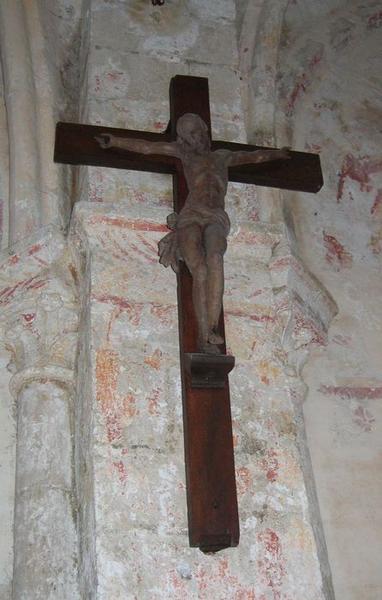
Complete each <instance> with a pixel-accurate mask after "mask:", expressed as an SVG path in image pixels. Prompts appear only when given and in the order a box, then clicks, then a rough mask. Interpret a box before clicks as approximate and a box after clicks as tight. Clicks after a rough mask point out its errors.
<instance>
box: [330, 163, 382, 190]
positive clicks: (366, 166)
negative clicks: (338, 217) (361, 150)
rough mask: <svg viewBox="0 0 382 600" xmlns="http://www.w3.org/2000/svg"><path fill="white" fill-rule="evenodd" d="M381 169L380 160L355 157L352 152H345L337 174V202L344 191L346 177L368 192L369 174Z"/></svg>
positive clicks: (369, 184)
mask: <svg viewBox="0 0 382 600" xmlns="http://www.w3.org/2000/svg"><path fill="white" fill-rule="evenodd" d="M381 170H382V161H381V160H376V159H374V160H373V159H371V158H370V157H369V156H362V157H359V158H357V157H355V156H354V155H353V154H347V155H346V156H345V158H344V161H343V163H342V167H341V171H340V174H339V181H338V190H337V202H340V201H341V199H342V195H343V192H344V186H345V181H346V179H352V180H353V181H357V182H358V183H359V185H360V189H361V192H370V191H371V189H372V186H371V183H370V175H372V174H373V173H378V172H379V171H381Z"/></svg>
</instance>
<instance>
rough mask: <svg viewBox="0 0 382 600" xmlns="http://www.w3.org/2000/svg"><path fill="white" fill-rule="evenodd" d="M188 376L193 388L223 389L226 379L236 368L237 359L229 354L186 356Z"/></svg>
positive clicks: (192, 354) (192, 353)
mask: <svg viewBox="0 0 382 600" xmlns="http://www.w3.org/2000/svg"><path fill="white" fill-rule="evenodd" d="M184 363H185V368H186V372H187V375H188V376H189V377H190V378H191V387H193V388H210V389H213V388H222V387H224V386H225V382H226V377H227V375H228V373H230V372H231V371H232V369H233V368H234V366H235V357H234V356H229V355H228V354H205V353H204V354H202V353H200V352H189V353H185V354H184Z"/></svg>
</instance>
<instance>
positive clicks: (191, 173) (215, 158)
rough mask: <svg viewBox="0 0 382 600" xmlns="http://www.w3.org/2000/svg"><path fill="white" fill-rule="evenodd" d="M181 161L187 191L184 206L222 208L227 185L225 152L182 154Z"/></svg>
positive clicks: (207, 151) (208, 151)
mask: <svg viewBox="0 0 382 600" xmlns="http://www.w3.org/2000/svg"><path fill="white" fill-rule="evenodd" d="M181 160H182V164H183V170H184V174H185V177H186V181H187V186H188V190H189V195H188V197H187V200H186V204H188V205H190V204H192V205H193V206H196V205H203V206H207V207H209V208H212V209H213V208H224V198H225V195H226V192H227V184H228V168H227V161H226V152H225V151H219V150H218V151H215V152H211V151H210V150H206V151H205V152H204V153H202V154H196V153H187V154H185V153H182V154H181Z"/></svg>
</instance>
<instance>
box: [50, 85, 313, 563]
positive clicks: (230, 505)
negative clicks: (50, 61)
mask: <svg viewBox="0 0 382 600" xmlns="http://www.w3.org/2000/svg"><path fill="white" fill-rule="evenodd" d="M170 107H171V108H170V113H171V118H170V123H169V126H168V127H167V129H166V131H165V132H164V133H161V134H158V133H150V132H142V131H132V130H124V129H116V128H112V127H103V126H92V125H78V124H74V123H59V124H58V125H57V130H56V145H55V154H54V159H55V161H56V162H62V163H67V164H74V165H77V164H86V165H94V166H104V167H105V166H106V167H114V168H118V169H132V170H140V171H151V172H157V173H169V174H172V175H173V176H174V177H173V181H174V209H175V211H176V212H179V211H180V210H181V208H182V207H183V205H184V202H185V200H186V198H187V193H188V190H187V185H186V181H185V178H184V175H183V169H182V165H181V163H180V161H179V160H178V159H175V158H172V157H168V156H162V155H142V154H136V153H134V152H128V151H126V150H123V151H121V150H118V149H103V148H101V147H100V145H99V144H98V143H97V141H96V140H95V136H97V135H98V136H99V135H100V133H110V134H113V135H116V136H121V137H126V135H128V136H129V137H133V138H134V137H135V138H139V139H146V140H150V141H171V140H175V139H176V122H177V120H178V118H179V117H180V116H182V115H183V114H184V113H188V112H191V113H196V114H198V115H199V116H200V117H201V118H202V119H203V120H204V121H205V123H206V124H207V125H208V128H209V132H210V135H211V118H210V109H209V94H208V80H207V79H205V78H201V77H187V76H182V75H177V76H176V77H174V78H173V79H172V80H171V85H170ZM212 148H213V149H214V150H215V149H218V148H226V149H229V150H241V151H251V150H256V149H258V148H260V146H249V145H244V144H235V143H229V142H222V141H213V142H212ZM290 154H291V159H290V160H288V161H287V162H282V161H280V162H279V161H275V162H271V163H264V164H258V165H245V166H240V167H233V168H230V169H229V179H230V181H237V182H241V183H255V184H257V185H264V186H267V187H278V188H282V189H293V190H300V191H307V192H317V191H318V190H319V189H320V187H321V186H322V173H321V167H320V161H319V157H318V156H317V155H314V154H308V153H305V152H293V151H291V153H290ZM191 292H192V278H191V275H190V273H189V271H188V270H187V268H186V266H185V265H184V263H181V265H180V272H179V275H178V314H179V338H180V361H181V375H182V389H183V394H182V397H183V423H184V443H185V463H186V480H187V505H188V524H189V539H190V545H191V546H195V547H199V548H200V549H201V550H202V551H204V552H216V551H218V550H220V549H222V548H227V547H230V546H236V545H237V544H238V542H239V518H238V508H237V497H236V485H235V467H234V452H233V440H232V421H231V408H230V397H229V386H228V372H229V370H230V368H232V366H233V364H232V363H233V362H234V359H233V357H227V356H225V355H224V356H222V357H219V356H218V357H216V356H214V357H211V358H209V357H207V358H206V359H204V364H203V360H202V361H200V355H198V354H197V353H196V351H197V323H196V317H195V313H194V307H193V303H192V293H191ZM219 333H220V334H221V335H222V336H223V337H224V319H223V312H222V313H221V316H220V323H219ZM224 339H225V338H224ZM223 348H224V353H225V344H224V345H223ZM198 356H199V358H198ZM211 360H212V362H213V361H215V363H214V365H212V367H213V368H212V367H211V364H210V363H211ZM219 360H220V362H222V363H223V365H224V366H223V368H222V369H219V368H218V366H217V362H219ZM230 365H232V366H231V367H230ZM214 369H215V372H216V370H220V371H222V376H221V377H220V380H219V387H215V388H214V389H210V388H209V384H210V383H211V371H212V372H214ZM200 373H202V375H200ZM206 373H207V374H206ZM208 373H209V374H208ZM195 376H196V380H198V381H197V382H196V380H195ZM203 378H204V381H205V385H204V386H203V387H199V385H201V384H202V383H203V382H202V380H203ZM212 379H213V377H212ZM215 384H216V381H215Z"/></svg>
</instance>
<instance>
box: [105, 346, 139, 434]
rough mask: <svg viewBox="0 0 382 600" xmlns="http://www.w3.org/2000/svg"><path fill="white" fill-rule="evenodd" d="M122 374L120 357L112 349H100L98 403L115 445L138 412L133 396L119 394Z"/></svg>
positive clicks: (108, 432)
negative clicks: (126, 424)
mask: <svg viewBox="0 0 382 600" xmlns="http://www.w3.org/2000/svg"><path fill="white" fill-rule="evenodd" d="M119 372H120V361H119V356H118V354H117V353H116V352H114V350H111V349H110V348H100V349H99V350H98V351H97V356H96V381H97V384H96V386H97V402H98V404H99V406H100V407H101V411H102V414H103V417H104V419H105V426H106V434H107V439H108V441H109V442H111V443H115V442H117V441H119V440H120V439H121V436H122V429H123V425H124V422H125V420H126V419H128V418H131V417H133V416H135V415H136V414H137V413H138V411H137V409H136V405H135V398H134V396H133V395H132V394H127V395H126V396H120V395H119V394H118V393H117V384H118V376H119Z"/></svg>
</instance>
